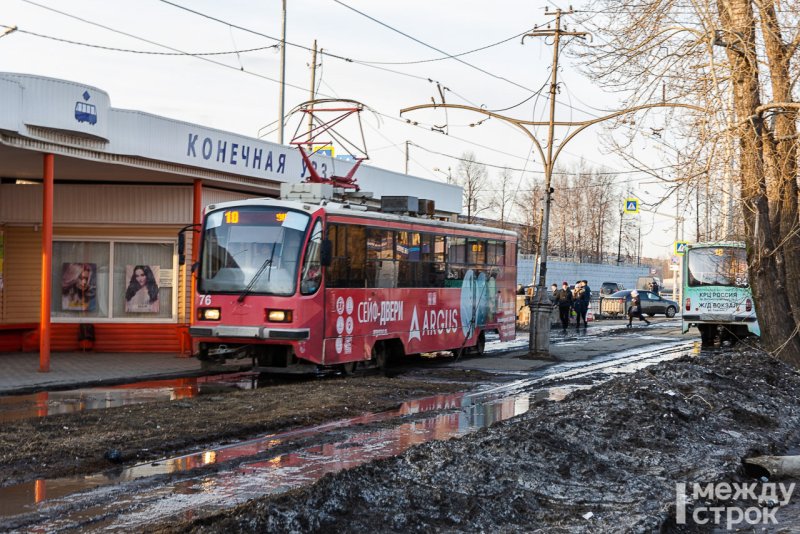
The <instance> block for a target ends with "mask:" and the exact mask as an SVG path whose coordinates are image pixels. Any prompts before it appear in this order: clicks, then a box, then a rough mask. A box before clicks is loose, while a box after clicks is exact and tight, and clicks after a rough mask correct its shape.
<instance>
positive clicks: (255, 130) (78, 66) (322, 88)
mask: <svg viewBox="0 0 800 534" xmlns="http://www.w3.org/2000/svg"><path fill="white" fill-rule="evenodd" d="M287 4H288V15H287V34H286V35H287V42H288V44H287V51H286V103H285V111H286V113H287V114H288V112H289V111H291V110H292V109H293V108H294V107H295V106H297V105H298V104H300V103H302V102H304V101H306V100H308V99H309V93H310V68H309V65H310V63H311V52H310V49H311V47H312V46H313V42H314V40H315V39H316V41H317V45H318V47H319V48H320V49H322V54H321V55H320V56H319V57H318V60H317V65H318V69H317V91H318V92H317V97H318V98H346V99H353V100H357V101H359V102H362V103H363V104H365V105H366V106H369V107H370V108H371V109H373V110H375V112H376V114H371V113H364V114H363V115H362V120H363V124H364V135H365V137H366V148H367V151H368V154H369V158H370V161H369V162H368V163H369V164H371V165H374V166H377V167H383V168H387V169H391V170H395V171H401V172H402V171H403V170H404V167H405V146H406V141H410V142H411V143H412V144H411V147H410V151H409V155H410V161H409V173H410V174H413V175H416V176H421V177H424V178H429V179H433V180H444V179H445V175H446V173H447V169H448V167H449V168H451V169H452V172H455V169H456V168H457V167H458V163H459V162H458V160H457V159H455V158H458V157H460V156H461V155H462V154H463V153H464V152H465V151H472V152H474V153H475V155H476V157H477V159H478V160H479V161H480V162H482V163H485V164H487V165H488V170H489V173H490V175H491V176H497V175H499V173H500V172H501V171H500V168H501V167H508V168H511V169H513V176H514V177H515V183H519V184H520V185H519V187H525V182H526V180H527V178H528V177H530V176H541V175H542V161H541V158H540V157H539V156H538V154H537V153H536V152H535V151H534V149H533V146H532V144H531V142H530V140H528V139H527V138H526V137H525V135H523V134H521V133H519V132H517V131H515V130H514V129H513V128H512V127H511V126H509V125H508V124H505V123H503V122H501V121H498V120H488V121H485V122H483V123H481V124H480V125H475V126H470V125H471V124H476V123H478V122H479V121H481V120H482V119H484V118H485V117H484V116H481V115H478V114H475V113H467V112H457V111H449V112H448V113H447V114H445V113H444V112H442V111H437V112H433V111H419V112H414V113H412V114H408V115H406V116H404V117H402V118H401V117H400V113H399V112H400V110H401V109H402V108H406V107H409V106H414V105H418V104H424V103H430V102H431V99H432V98H434V99H436V101H441V93H443V94H444V98H445V100H446V102H447V103H451V104H466V105H471V106H476V107H484V108H485V109H489V110H504V109H506V108H509V107H511V106H515V105H517V104H520V103H521V102H523V101H525V103H524V104H522V105H519V106H517V107H514V108H512V109H508V110H506V111H502V112H501V113H502V114H505V115H508V116H512V117H515V118H522V119H527V120H546V119H547V110H548V99H547V87H548V86H547V84H548V83H549V77H550V72H551V61H552V53H553V51H552V46H551V43H549V42H546V41H545V40H544V39H543V38H541V37H533V38H527V39H525V41H524V44H522V43H521V37H520V36H521V35H522V34H524V33H525V32H526V31H529V30H531V29H533V27H534V26H540V27H541V26H545V27H546V26H547V24H548V23H551V24H552V21H553V18H554V17H552V16H547V15H545V9H544V6H545V4H544V3H538V2H531V1H530V0H501V1H498V2H487V1H486V0H480V1H478V0H459V1H455V0H437V1H435V2H431V1H430V0H404V1H403V2H376V1H374V0H373V1H368V0H341V1H340V0H289V1H288V2H287ZM2 6H3V8H2V10H0V24H2V25H5V26H14V25H16V26H18V28H19V30H20V31H17V32H14V33H12V34H10V35H7V36H5V37H2V38H0V71H5V72H21V73H28V74H35V75H42V76H50V77H54V78H61V79H66V80H73V81H76V82H80V83H85V84H89V85H93V86H96V87H98V88H99V89H102V90H104V91H106V92H107V93H108V94H109V96H110V98H111V105H112V106H113V107H115V108H125V109H135V110H141V111H146V112H149V113H154V114H157V115H163V116H166V117H171V118H175V119H180V120H185V121H188V122H194V123H198V124H202V125H204V126H210V127H214V128H219V129H222V130H226V131H231V132H235V133H239V134H244V135H250V136H253V137H258V136H261V137H263V138H264V139H266V140H269V141H273V142H277V141H278V133H277V119H278V116H279V106H278V101H279V91H280V84H279V83H278V82H279V79H280V53H279V50H278V48H277V47H276V46H275V45H276V43H278V42H279V39H280V36H281V10H282V3H281V0H260V1H255V0H226V1H225V2H221V1H211V0H175V1H174V3H173V2H168V1H164V0H136V1H122V0H71V1H69V2H64V1H55V0H2ZM550 6H551V7H550V9H551V10H554V9H555V7H561V8H563V9H567V8H568V7H569V6H568V5H567V4H563V5H562V4H561V3H558V4H553V3H552V2H551V3H550ZM575 7H576V9H578V6H577V5H576V6H575ZM190 10H191V11H190ZM192 11H194V12H192ZM214 19H216V20H214ZM564 20H565V21H566V23H567V25H568V26H569V29H571V30H572V29H575V30H580V29H581V28H580V27H575V24H574V19H571V18H570V17H565V19H564ZM3 29H4V28H0V30H3ZM26 32H28V33H26ZM33 34H39V35H33ZM56 39H60V40H61V41H59V40H56ZM64 41H72V42H75V43H82V45H79V44H73V43H68V42H64ZM84 45H91V46H84ZM567 46H570V47H571V46H578V45H577V44H574V43H572V44H567ZM101 47H104V48H101ZM251 49H254V50H251ZM478 49H482V50H478ZM236 50H239V51H242V52H240V53H238V54H237V53H228V54H220V55H205V56H202V58H198V57H191V56H187V55H185V54H186V53H189V54H204V53H218V52H232V51H236ZM245 50H251V51H245ZM476 50H477V51H476ZM468 52H471V53H468ZM165 54H171V55H165ZM459 54H463V55H459ZM447 55H451V56H452V55H458V58H457V59H454V58H452V57H451V58H447V57H446V56H447ZM558 77H559V81H560V87H559V89H560V94H559V96H558V98H557V102H558V103H559V104H558V108H557V120H562V121H567V120H572V121H577V120H586V119H590V118H594V117H597V116H601V115H604V114H605V112H604V111H602V110H614V109H616V108H617V107H618V106H619V103H618V99H617V97H616V96H615V95H610V94H606V93H604V92H603V91H602V90H601V89H599V88H597V87H595V86H593V85H592V84H591V83H590V82H588V81H587V80H586V78H585V77H584V76H583V75H582V74H581V72H580V70H579V68H578V66H577V65H575V63H574V62H573V61H571V60H570V59H569V58H567V57H566V56H565V55H562V59H561V63H560V68H559V72H558ZM440 88H441V93H440ZM540 89H543V91H542V96H537V95H535V93H537V92H538V91H539V90H540ZM406 118H407V119H410V120H412V121H415V122H416V123H417V124H416V125H414V124H408V123H407V122H406V120H405V119H406ZM298 123H299V116H290V117H288V118H287V125H286V126H285V130H284V142H285V143H288V142H289V141H290V140H291V138H292V137H293V135H294V134H295V132H296V129H297V126H298ZM442 132H444V133H442ZM347 134H348V137H349V138H351V139H354V140H358V138H357V137H356V136H355V135H354V133H353V131H348V132H347ZM566 134H567V131H566V130H564V129H562V130H557V132H556V137H557V138H563V137H565V136H566ZM535 135H536V136H537V138H538V139H539V140H540V141H541V142H542V145H544V144H545V142H546V138H547V130H546V128H540V129H538V130H536V132H535ZM604 135H608V132H607V131H605V130H603V128H601V127H592V128H590V129H588V130H586V131H585V132H584V133H582V134H580V135H579V136H577V137H576V138H574V139H573V140H572V141H570V143H569V144H568V145H567V146H566V148H564V149H563V151H562V154H561V156H559V160H558V163H559V164H561V165H570V164H574V163H576V162H577V161H579V160H580V159H581V158H583V159H584V160H585V161H587V162H588V163H590V164H592V165H596V166H601V165H602V166H605V167H606V168H607V169H608V170H611V171H619V172H620V173H621V174H620V175H619V183H620V189H621V190H625V191H627V190H630V192H631V193H633V194H634V195H635V196H638V197H640V198H642V199H643V200H644V201H645V202H653V201H655V200H657V198H658V197H659V195H661V194H662V192H661V189H660V188H659V186H657V185H653V184H652V182H653V180H652V178H649V177H647V176H645V175H642V174H636V173H631V171H632V169H631V168H630V167H627V166H626V165H625V164H624V162H622V161H621V160H620V159H619V158H616V157H614V156H612V155H609V154H607V153H606V152H605V151H604V150H603V149H602V143H601V137H602V136H604ZM654 141H655V140H654V139H647V138H646V137H643V138H642V140H641V147H640V148H637V150H641V151H643V152H644V153H647V152H648V151H650V149H652V148H653V146H652V145H653V143H654ZM359 144H360V141H359ZM557 144H558V141H556V145H557ZM652 152H653V154H654V156H653V158H652V165H653V166H661V165H663V163H662V162H660V161H659V160H658V158H657V157H656V154H657V152H658V151H657V150H652ZM434 169H439V171H436V170H434ZM659 210H662V211H665V212H669V213H674V210H675V207H674V203H673V202H671V201H670V202H669V203H667V204H666V205H665V206H663V207H661V208H659ZM687 230H688V229H687ZM642 233H643V242H644V244H645V245H644V252H645V255H648V256H656V257H666V256H667V254H668V253H669V252H670V249H671V245H672V241H673V238H674V221H673V220H672V219H670V218H665V217H660V216H655V217H654V216H652V215H648V214H643V215H642Z"/></svg>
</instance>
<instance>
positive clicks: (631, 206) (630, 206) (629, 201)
mask: <svg viewBox="0 0 800 534" xmlns="http://www.w3.org/2000/svg"><path fill="white" fill-rule="evenodd" d="M625 213H639V199H638V198H633V197H631V198H626V199H625Z"/></svg>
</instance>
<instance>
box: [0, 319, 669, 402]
mask: <svg viewBox="0 0 800 534" xmlns="http://www.w3.org/2000/svg"><path fill="white" fill-rule="evenodd" d="M624 324H625V321H603V322H601V323H593V326H590V327H589V328H588V335H587V332H586V331H580V332H579V331H576V330H574V329H572V328H571V329H570V330H569V332H568V333H567V335H566V336H565V335H562V334H561V333H560V332H559V331H558V330H554V331H553V333H552V335H551V338H550V339H551V344H550V354H551V356H552V358H551V359H550V360H541V359H528V357H527V354H528V342H527V339H528V338H527V336H528V334H527V333H525V332H519V333H518V339H519V342H518V343H512V344H510V345H505V346H504V347H503V348H501V349H500V350H497V349H494V350H493V348H492V347H491V344H487V347H486V349H487V354H486V355H485V356H484V357H481V358H475V357H467V358H461V359H458V360H454V361H451V362H448V363H445V364H444V366H449V367H456V368H463V369H473V370H482V371H488V372H492V371H494V372H499V373H506V372H523V373H524V372H531V371H534V370H537V369H540V368H542V367H546V366H548V365H552V364H554V363H556V362H559V361H561V362H563V361H575V360H590V359H592V358H594V357H596V356H599V355H603V354H608V353H611V352H616V351H620V350H631V349H636V348H642V349H645V348H646V347H647V346H648V345H650V344H652V343H653V342H654V341H655V340H654V339H653V336H656V337H660V336H665V337H668V338H669V337H672V338H680V329H679V328H676V327H675V326H674V325H671V327H670V328H664V327H663V326H661V325H659V324H658V323H655V324H654V325H653V326H652V327H649V328H641V327H637V328H635V329H633V330H630V331H626V330H625V325H624ZM617 331H625V332H629V333H633V334H639V335H635V336H626V337H623V336H607V334H609V333H612V332H617ZM204 374H207V373H204V372H202V371H201V369H200V362H199V361H198V360H197V359H196V358H187V357H183V358H182V357H179V356H178V355H177V354H174V353H157V354H152V353H95V352H55V353H52V354H51V355H50V372H49V373H40V372H39V353H38V352H17V353H2V354H0V395H12V394H26V393H33V392H37V391H44V390H57V389H74V388H80V387H92V386H99V385H113V384H124V383H130V382H138V381H143V380H154V379H159V378H177V377H189V376H199V375H204Z"/></svg>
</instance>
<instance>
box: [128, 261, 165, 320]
mask: <svg viewBox="0 0 800 534" xmlns="http://www.w3.org/2000/svg"><path fill="white" fill-rule="evenodd" d="M158 275H159V267H158V266H153V267H150V266H149V265H127V266H126V267H125V277H126V279H127V280H129V282H128V289H127V290H125V311H126V312H132V313H158V311H159V302H158V282H157V280H158Z"/></svg>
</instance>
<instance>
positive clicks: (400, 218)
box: [206, 198, 517, 237]
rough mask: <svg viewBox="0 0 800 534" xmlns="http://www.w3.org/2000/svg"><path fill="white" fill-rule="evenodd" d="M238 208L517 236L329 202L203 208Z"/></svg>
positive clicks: (251, 202)
mask: <svg viewBox="0 0 800 534" xmlns="http://www.w3.org/2000/svg"><path fill="white" fill-rule="evenodd" d="M237 206H275V207H278V208H282V209H292V210H297V211H302V212H305V213H308V214H312V213H314V212H316V211H318V210H320V209H323V210H325V212H326V213H328V214H330V215H340V216H344V217H356V218H362V219H365V220H366V219H369V220H375V221H386V222H400V223H404V224H414V225H421V226H435V227H439V228H448V229H459V230H465V231H468V232H487V233H492V234H498V235H504V236H507V237H517V233H516V232H514V231H512V230H503V229H500V228H494V227H492V226H483V225H476V224H464V223H457V222H452V221H445V220H441V219H427V218H422V217H412V216H409V215H398V214H395V213H385V212H382V211H375V210H365V209H364V206H361V205H352V204H345V203H340V202H333V201H329V202H327V203H325V204H320V203H312V202H300V201H297V200H280V199H275V198H251V199H246V200H237V201H231V202H220V203H217V204H210V205H208V206H206V213H208V212H209V211H213V210H218V209H226V208H234V207H237Z"/></svg>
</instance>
